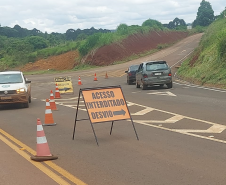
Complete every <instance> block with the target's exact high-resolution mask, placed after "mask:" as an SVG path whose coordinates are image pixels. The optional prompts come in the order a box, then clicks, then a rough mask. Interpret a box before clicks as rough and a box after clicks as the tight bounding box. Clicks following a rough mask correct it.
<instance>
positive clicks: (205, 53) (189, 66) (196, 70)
mask: <svg viewBox="0 0 226 185" xmlns="http://www.w3.org/2000/svg"><path fill="white" fill-rule="evenodd" d="M225 25H226V18H222V19H218V20H216V21H214V22H213V23H212V24H211V25H210V26H209V27H208V28H207V29H206V31H205V34H204V35H203V37H202V40H201V42H200V44H199V47H198V48H197V49H196V50H195V52H194V54H193V55H192V56H191V58H189V59H188V60H186V61H185V62H184V63H183V64H182V66H181V67H180V69H179V70H178V72H177V76H178V77H179V78H181V79H183V80H186V81H189V82H191V83H195V84H198V85H204V86H215V87H220V88H226V27H225Z"/></svg>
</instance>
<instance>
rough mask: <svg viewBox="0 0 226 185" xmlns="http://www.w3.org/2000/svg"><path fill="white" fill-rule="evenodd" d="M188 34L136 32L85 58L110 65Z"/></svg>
mask: <svg viewBox="0 0 226 185" xmlns="http://www.w3.org/2000/svg"><path fill="white" fill-rule="evenodd" d="M187 36H188V32H176V31H170V32H156V31H153V32H150V33H149V34H145V35H144V34H134V35H131V36H129V37H128V38H127V39H125V40H123V41H122V42H120V43H114V44H111V45H107V46H103V47H101V48H99V49H98V50H97V51H96V52H95V53H92V54H89V55H88V57H87V58H86V59H85V62H88V63H89V64H92V65H98V66H102V65H109V64H112V63H114V62H115V61H122V60H124V59H125V58H127V57H130V56H132V55H136V54H141V53H144V52H146V51H150V50H153V49H156V48H157V46H158V45H159V44H172V43H174V42H176V41H179V40H181V39H183V38H185V37H187Z"/></svg>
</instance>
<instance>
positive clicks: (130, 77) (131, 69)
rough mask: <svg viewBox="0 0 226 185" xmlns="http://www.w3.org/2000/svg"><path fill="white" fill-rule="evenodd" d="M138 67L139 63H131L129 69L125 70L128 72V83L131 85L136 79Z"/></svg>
mask: <svg viewBox="0 0 226 185" xmlns="http://www.w3.org/2000/svg"><path fill="white" fill-rule="evenodd" d="M138 67H139V65H131V66H129V68H128V71H125V73H127V84H129V85H131V84H133V83H134V82H135V81H136V71H137V69H138Z"/></svg>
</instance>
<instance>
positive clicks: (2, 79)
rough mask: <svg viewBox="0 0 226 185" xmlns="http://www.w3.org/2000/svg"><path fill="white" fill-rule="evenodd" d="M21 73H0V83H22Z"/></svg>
mask: <svg viewBox="0 0 226 185" xmlns="http://www.w3.org/2000/svg"><path fill="white" fill-rule="evenodd" d="M22 82H23V79H22V76H21V74H0V84H9V83H22Z"/></svg>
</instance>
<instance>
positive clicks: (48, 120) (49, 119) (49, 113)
mask: <svg viewBox="0 0 226 185" xmlns="http://www.w3.org/2000/svg"><path fill="white" fill-rule="evenodd" d="M43 125H48V126H52V125H56V123H54V121H53V114H52V110H51V107H50V103H49V99H46V110H45V124H43Z"/></svg>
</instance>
